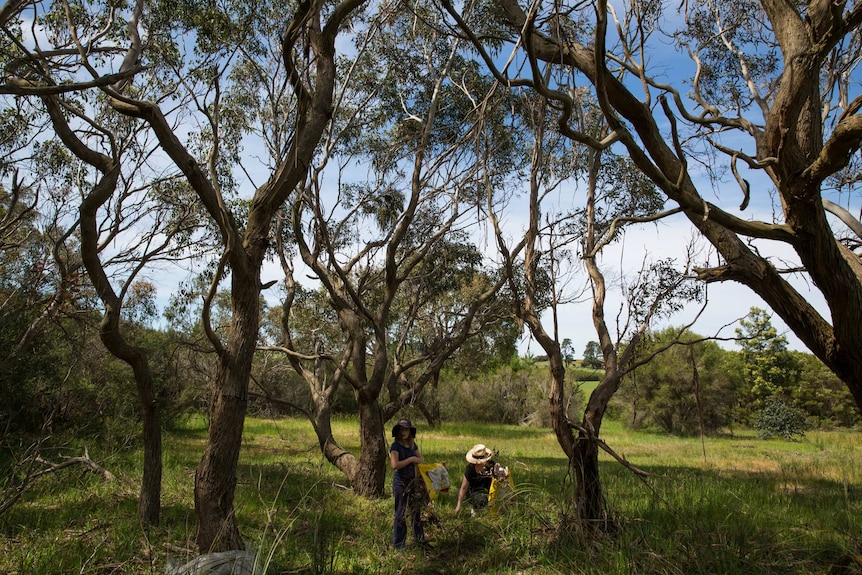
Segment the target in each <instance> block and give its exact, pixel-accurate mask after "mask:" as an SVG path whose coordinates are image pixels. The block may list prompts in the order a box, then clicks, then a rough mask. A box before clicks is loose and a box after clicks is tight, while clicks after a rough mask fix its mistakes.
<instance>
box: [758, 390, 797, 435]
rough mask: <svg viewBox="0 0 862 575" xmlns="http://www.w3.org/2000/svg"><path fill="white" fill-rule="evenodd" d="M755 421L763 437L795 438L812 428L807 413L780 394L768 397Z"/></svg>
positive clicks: (759, 433)
mask: <svg viewBox="0 0 862 575" xmlns="http://www.w3.org/2000/svg"><path fill="white" fill-rule="evenodd" d="M764 403H765V405H764V407H763V409H762V410H761V411H760V412H759V413H758V415H757V418H756V419H755V422H754V427H755V428H756V429H757V435H758V437H760V438H761V439H770V438H772V437H782V438H784V439H787V440H793V439H795V438H797V437H802V436H804V435H805V432H806V431H808V429H810V426H809V424H808V420H807V419H806V417H805V413H804V412H803V411H802V410H800V409H797V408H795V407H793V406H792V405H790V404H789V403H788V402H787V401H785V400H784V398H782V397H780V396H772V397H768V398H766V400H765V402H764Z"/></svg>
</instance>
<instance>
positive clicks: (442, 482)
mask: <svg viewBox="0 0 862 575" xmlns="http://www.w3.org/2000/svg"><path fill="white" fill-rule="evenodd" d="M419 475H421V476H422V481H423V482H424V483H425V489H426V490H427V491H428V496H429V497H430V498H431V501H435V500H436V499H437V496H438V495H440V492H441V491H449V487H450V486H451V485H450V483H449V470H448V469H446V464H445V463H420V464H419Z"/></svg>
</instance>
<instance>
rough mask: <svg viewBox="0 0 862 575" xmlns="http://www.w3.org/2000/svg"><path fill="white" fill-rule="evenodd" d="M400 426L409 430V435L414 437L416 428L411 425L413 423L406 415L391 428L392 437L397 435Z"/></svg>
mask: <svg viewBox="0 0 862 575" xmlns="http://www.w3.org/2000/svg"><path fill="white" fill-rule="evenodd" d="M402 427H403V428H404V429H409V430H410V437H416V428H415V427H413V424H412V423H410V420H409V419H407V418H406V417H402V418H401V419H399V420H398V423H396V424H395V427H393V428H392V437H398V430H399V429H400V428H402Z"/></svg>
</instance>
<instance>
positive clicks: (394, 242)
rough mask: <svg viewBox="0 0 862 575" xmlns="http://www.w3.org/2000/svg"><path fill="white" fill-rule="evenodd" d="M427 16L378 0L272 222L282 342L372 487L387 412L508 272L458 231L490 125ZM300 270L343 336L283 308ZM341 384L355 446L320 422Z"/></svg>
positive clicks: (379, 470) (487, 317)
mask: <svg viewBox="0 0 862 575" xmlns="http://www.w3.org/2000/svg"><path fill="white" fill-rule="evenodd" d="M436 18H437V13H435V11H434V10H432V9H431V7H430V6H429V5H425V4H423V3H413V4H407V3H402V2H394V3H391V4H381V5H380V6H379V12H378V16H377V19H376V20H375V25H376V27H375V28H374V29H373V30H370V31H369V32H370V33H369V34H367V35H363V36H361V37H357V42H356V44H355V46H354V49H355V50H356V54H357V56H356V58H355V59H354V61H353V64H352V65H351V66H350V67H349V68H345V69H344V72H343V74H342V77H341V78H340V81H341V85H342V86H343V91H342V92H340V96H339V99H338V107H337V108H336V110H335V116H334V121H333V122H332V124H331V125H330V129H331V131H330V132H329V134H328V135H327V137H326V145H325V147H324V148H323V152H322V153H321V157H320V162H319V163H318V164H317V165H316V166H315V168H314V170H313V172H312V174H311V176H310V177H309V179H308V181H307V182H306V185H304V186H303V188H302V193H301V194H299V195H298V196H297V198H296V201H295V202H294V203H293V205H292V210H291V212H290V213H289V214H288V213H286V214H285V217H284V226H285V227H284V232H283V233H280V234H278V236H277V237H278V238H279V241H280V242H281V243H280V244H279V250H278V251H279V254H280V257H281V261H282V266H283V269H284V272H285V276H286V277H287V288H288V291H287V296H286V297H285V299H284V304H283V307H284V312H283V322H282V323H283V336H282V341H281V342H280V346H278V347H280V348H281V349H283V350H284V351H285V352H286V353H287V355H288V359H289V360H290V361H291V363H292V365H293V366H294V369H295V370H296V372H297V373H298V374H300V375H301V376H302V377H303V379H304V380H305V381H306V382H307V384H308V386H309V390H310V392H311V397H312V400H313V406H314V407H313V413H312V422H313V424H314V427H315V430H316V432H317V436H318V441H319V443H320V447H321V450H322V452H323V454H324V455H325V457H326V458H327V460H329V461H330V462H331V463H332V464H333V465H335V466H336V467H337V468H338V469H339V470H341V471H342V472H343V473H344V474H345V476H346V477H347V479H348V481H349V482H350V483H351V485H352V486H353V488H354V490H355V491H356V492H357V493H360V494H363V495H368V496H379V495H381V494H382V493H383V490H384V480H385V473H386V461H387V451H388V441H387V439H386V437H387V433H386V429H385V422H386V421H387V420H388V419H389V418H391V417H392V416H393V415H395V414H396V413H397V412H398V410H400V409H401V408H402V407H404V406H405V405H407V404H409V403H411V402H413V401H415V399H416V398H417V397H419V395H420V394H421V393H422V390H423V389H424V388H425V387H426V386H427V385H428V384H429V382H430V383H432V385H433V382H434V381H436V378H437V377H438V374H439V372H440V370H441V368H442V366H443V364H444V362H445V361H446V360H447V359H448V358H449V357H451V356H452V355H453V354H454V353H455V352H456V351H457V350H458V349H459V347H460V346H461V345H462V344H463V343H464V342H465V341H466V340H467V339H468V338H470V337H473V336H475V334H476V333H477V332H479V331H481V329H482V326H484V325H486V324H488V323H490V322H496V321H499V319H500V318H499V315H500V311H499V308H497V307H495V306H493V305H491V304H492V303H493V299H494V297H495V294H496V293H497V291H498V290H499V288H500V287H501V285H502V283H503V280H502V278H501V277H500V276H499V274H495V273H494V272H493V270H490V271H489V270H486V269H485V266H484V264H483V263H482V261H481V260H482V258H481V255H480V253H479V251H478V250H477V248H476V247H475V246H474V245H471V240H470V238H469V235H468V230H469V229H470V228H471V227H473V228H475V223H472V222H474V221H475V214H474V213H473V211H472V209H475V206H476V197H477V196H476V187H477V184H476V170H475V165H476V161H475V154H476V153H477V152H476V146H477V144H476V142H477V141H484V139H485V138H486V137H487V134H486V133H483V132H481V131H480V130H479V128H478V126H479V118H480V117H481V109H480V108H479V106H478V105H477V102H475V101H474V98H475V94H477V93H480V94H481V93H483V90H484V89H485V86H486V83H487V80H486V79H483V78H482V77H481V76H479V75H477V74H476V69H475V68H476V67H475V65H474V64H473V63H472V62H471V61H469V60H465V59H464V58H463V55H462V54H461V46H460V43H458V42H457V41H456V42H454V43H453V42H451V41H450V38H449V37H448V36H446V35H444V34H441V33H440V32H439V30H438V29H437V28H436V25H435V22H434V21H435V19H436ZM501 143H502V142H501ZM498 157H499V156H498ZM468 208H471V209H468ZM292 253H296V254H298V256H299V258H300V260H301V264H302V266H303V267H301V268H300V269H299V270H298V269H297V267H298V266H297V262H296V261H295V260H294V259H292V258H291V257H290V255H291V254H292ZM299 273H303V274H305V275H307V276H310V277H311V278H312V279H313V280H314V281H315V282H318V283H319V285H320V286H322V289H323V290H324V291H325V293H326V303H327V305H328V307H329V309H328V310H327V314H328V315H329V316H330V317H334V318H336V319H337V322H338V326H339V328H340V331H341V337H340V340H339V341H332V338H331V336H330V337H329V339H328V341H325V340H324V339H323V338H315V340H314V341H313V342H310V341H308V339H307V338H306V340H305V343H304V345H303V340H302V337H301V335H302V334H301V333H298V330H297V327H298V325H297V324H296V323H295V321H294V316H293V312H294V309H295V306H296V302H295V298H296V296H297V294H298V293H299V291H298V287H299V286H298V282H299V279H300V276H299V275H298V274H299ZM324 363H326V364H328V367H326V366H325V365H324ZM345 385H348V386H350V390H351V391H352V392H353V395H354V397H355V398H356V402H357V409H358V416H359V426H360V452H359V454H358V456H357V455H355V454H353V453H350V452H348V451H347V450H346V449H344V448H343V447H342V446H341V445H340V444H339V442H338V440H337V438H335V437H334V436H333V435H332V429H331V426H330V415H331V410H332V402H333V401H334V398H335V397H336V394H337V392H338V390H339V389H342V388H343V387H344V386H345Z"/></svg>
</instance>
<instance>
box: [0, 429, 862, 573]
mask: <svg viewBox="0 0 862 575" xmlns="http://www.w3.org/2000/svg"><path fill="white" fill-rule="evenodd" d="M355 426H356V423H355V421H352V420H345V421H340V422H337V423H336V425H335V433H336V435H337V436H338V437H339V439H340V441H341V442H342V444H343V445H344V446H345V447H346V448H348V449H351V450H354V451H356V450H357V449H358V434H357V432H356V429H355ZM419 428H420V429H419V436H418V440H419V443H420V447H421V449H422V451H423V453H424V454H425V457H426V460H429V461H445V462H447V465H448V467H449V470H450V475H451V477H452V479H453V489H452V491H451V492H450V493H449V494H443V495H441V497H440V499H438V501H437V503H436V505H435V511H436V516H437V517H438V518H439V521H437V522H433V523H429V525H428V527H427V532H428V535H429V538H430V539H431V540H432V542H433V548H432V549H430V550H426V549H422V548H420V547H411V548H409V549H408V550H406V551H400V552H399V551H394V550H393V549H392V548H391V546H390V544H389V541H390V537H391V528H392V513H393V509H392V507H393V503H392V499H391V497H386V498H382V499H378V500H368V499H363V498H359V497H356V496H354V495H353V494H352V493H351V491H350V490H349V489H348V488H347V487H346V485H345V480H344V478H343V477H342V476H341V475H340V474H339V473H338V472H337V471H336V470H335V469H334V468H333V467H332V466H331V465H329V464H328V463H326V462H325V461H324V460H323V458H322V457H321V455H320V453H319V450H318V448H317V441H316V438H315V437H314V435H313V433H312V432H311V430H310V428H309V426H308V424H307V423H305V422H303V421H301V420H278V421H274V420H261V419H250V420H249V421H248V424H247V425H246V428H245V438H246V439H245V443H244V446H243V451H242V455H241V461H240V467H239V473H238V477H237V479H238V485H237V492H236V511H237V514H238V517H239V523H240V525H241V528H242V529H243V534H244V536H245V539H246V541H247V543H248V544H249V546H250V547H251V548H253V549H254V550H255V552H256V554H257V561H258V563H259V564H260V566H261V569H263V570H264V571H265V572H266V573H267V574H292V573H308V574H314V575H323V574H357V575H359V574H398V573H413V574H418V575H438V574H449V573H458V574H479V573H495V574H516V573H517V574H525V575H526V574H531V575H556V574H581V573H583V574H603V575H607V574H632V573H636V574H645V575H646V574H680V575H682V574H686V575H692V574H746V575H751V574H755V575H757V574H772V573H782V574H786V573H794V574H812V575H813V574H818V575H823V574H826V573H830V572H832V573H839V574H842V575H854V574H860V573H862V563H860V560H859V559H858V557H859V555H860V553H862V519H860V518H862V465H860V463H862V445H860V442H859V434H858V433H852V432H840V431H832V432H815V433H809V434H808V436H807V437H806V438H805V439H804V440H802V441H799V442H793V443H788V442H782V441H762V440H758V439H756V438H755V436H754V434H753V433H751V434H748V433H737V434H736V435H733V436H726V437H715V438H706V439H704V440H700V439H692V438H674V437H668V436H665V435H657V434H650V433H635V432H631V431H628V430H625V429H623V428H622V427H619V426H615V425H614V424H613V422H610V423H609V424H608V425H607V426H606V429H605V430H604V436H605V439H606V441H607V442H608V443H609V444H610V445H611V446H612V447H613V448H614V449H616V450H617V452H618V453H620V454H621V455H624V456H625V457H626V458H627V459H629V460H630V461H631V462H633V463H635V464H636V465H638V466H639V467H641V468H642V469H645V470H647V471H649V472H650V473H652V477H651V478H650V479H648V480H646V481H644V480H641V479H638V478H637V477H635V476H634V475H633V474H631V473H630V472H628V471H626V470H625V469H623V468H622V467H621V466H620V465H619V464H618V463H616V462H615V461H614V460H612V459H611V458H609V457H608V458H607V459H604V460H603V461H602V478H603V482H604V493H605V497H606V500H607V506H608V509H609V510H610V513H611V514H612V517H613V519H614V522H615V524H616V526H617V529H616V530H615V531H614V533H613V534H612V535H607V534H606V535H596V534H595V533H591V532H589V530H585V528H584V526H583V525H581V524H579V523H577V522H575V521H572V520H571V519H570V518H571V517H572V514H573V512H572V505H571V500H572V494H573V489H574V486H573V483H572V478H571V476H570V475H569V473H568V472H567V469H566V465H565V460H564V458H563V456H562V453H561V451H560V449H559V447H558V446H557V444H556V441H555V439H554V435H553V433H552V432H550V431H549V430H547V429H538V428H526V427H516V426H485V425H466V426H454V425H445V426H443V427H442V428H440V429H433V430H432V429H423V428H422V426H421V425H419ZM204 441H205V426H204V423H203V422H201V421H191V422H189V424H188V425H187V426H186V428H184V429H181V430H178V431H175V432H171V433H170V434H168V435H167V436H166V437H165V441H164V445H165V448H164V460H165V469H164V480H163V496H162V502H163V509H162V521H161V524H160V525H159V526H158V527H151V528H148V529H145V528H143V527H142V526H140V525H139V524H138V523H137V520H136V505H137V494H138V486H137V485H138V481H139V475H140V465H141V454H140V452H139V451H138V450H136V449H133V448H132V449H130V448H128V447H127V446H126V447H123V448H116V449H113V450H112V449H111V448H110V447H108V446H93V445H90V446H89V451H90V454H91V457H93V459H95V460H97V461H99V463H100V464H101V465H102V466H103V467H105V468H106V469H108V470H110V471H111V472H112V473H113V474H114V476H115V477H116V479H115V480H114V481H107V480H105V479H104V478H102V477H100V476H96V475H94V474H92V473H87V472H85V471H83V470H72V469H70V470H68V471H65V472H63V473H58V474H53V475H49V476H46V477H44V478H43V479H41V480H40V481H39V483H38V484H37V485H36V487H35V489H34V490H32V491H31V492H29V493H28V494H27V495H26V496H25V497H24V498H23V499H22V500H21V501H20V502H19V503H18V504H17V505H16V506H15V507H14V508H13V509H12V510H11V511H10V512H8V513H6V514H5V515H4V516H2V517H0V537H2V539H0V573H6V574H10V575H12V574H15V575H17V574H20V575H24V574H27V575H29V574H35V573H38V574H44V575H66V574H72V573H75V574H78V573H80V574H99V575H103V574H113V573H123V574H133V575H134V574H152V573H165V571H166V568H167V566H168V565H169V564H172V565H179V564H183V563H185V562H187V561H189V560H191V559H192V558H194V557H195V555H196V553H195V550H194V546H193V541H194V530H195V515H194V509H193V504H192V501H193V496H192V493H193V487H194V486H193V481H194V469H195V466H196V465H197V461H198V459H199V457H200V455H201V453H202V449H203V444H204ZM478 442H482V443H485V444H487V445H489V446H490V447H493V448H494V449H495V450H496V451H498V452H499V456H498V460H499V461H500V462H501V463H503V464H505V465H508V466H509V467H510V469H511V470H512V472H513V474H514V477H515V482H516V494H515V497H514V498H513V499H512V500H511V501H510V502H509V503H508V504H507V505H506V506H505V507H504V508H502V509H500V510H499V511H498V512H494V513H492V512H485V513H483V514H481V515H479V516H476V517H470V515H469V513H463V512H462V514H461V515H459V516H455V515H454V513H453V509H454V506H455V500H456V495H457V485H458V484H459V482H460V476H461V473H462V472H463V468H464V455H463V454H464V452H466V450H467V449H468V448H469V447H470V446H471V445H473V444H474V443H478ZM830 569H831V570H832V571H830Z"/></svg>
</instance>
